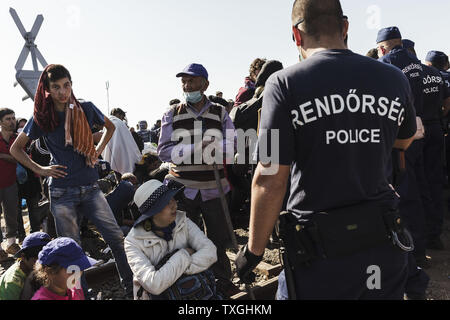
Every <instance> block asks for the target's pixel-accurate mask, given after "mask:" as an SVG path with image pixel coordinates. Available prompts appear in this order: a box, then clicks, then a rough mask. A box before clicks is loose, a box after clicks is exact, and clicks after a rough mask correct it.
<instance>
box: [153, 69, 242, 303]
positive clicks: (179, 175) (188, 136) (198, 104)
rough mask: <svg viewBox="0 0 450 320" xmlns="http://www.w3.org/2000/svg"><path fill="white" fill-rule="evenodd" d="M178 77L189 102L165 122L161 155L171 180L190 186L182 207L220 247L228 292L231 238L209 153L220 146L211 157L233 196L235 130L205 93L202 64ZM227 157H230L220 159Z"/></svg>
mask: <svg viewBox="0 0 450 320" xmlns="http://www.w3.org/2000/svg"><path fill="white" fill-rule="evenodd" d="M177 77H180V78H181V81H182V87H183V92H184V95H185V98H186V101H185V102H184V103H181V104H179V105H175V106H173V107H172V108H171V109H170V110H169V111H168V112H167V113H166V114H165V115H164V117H163V118H162V121H161V137H160V140H159V146H158V155H159V157H160V159H161V160H162V161H164V162H168V163H170V170H169V175H167V177H166V179H167V180H175V181H177V182H179V183H182V184H183V185H185V191H184V201H183V209H184V210H185V211H186V213H187V215H188V217H189V218H190V219H191V220H193V221H194V222H195V223H197V224H199V225H201V219H202V218H203V224H204V226H205V231H206V234H207V236H208V237H209V238H210V239H211V240H212V241H213V242H214V244H215V245H216V247H217V256H218V261H217V263H215V264H214V265H213V267H212V268H213V271H214V273H215V276H216V278H217V279H218V286H219V289H222V291H224V293H225V294H229V293H230V288H232V283H231V281H230V278H231V275H232V274H231V265H230V261H229V259H228V257H227V255H226V248H227V247H229V246H230V244H231V238H230V235H229V234H228V232H227V228H225V227H224V226H226V220H225V215H224V212H223V208H222V205H221V202H220V192H219V190H218V186H217V181H216V180H215V176H214V167H213V165H212V164H213V163H212V162H211V161H208V160H207V159H206V158H207V156H205V154H206V153H207V151H208V149H211V147H214V146H215V147H214V148H213V149H214V151H213V152H211V153H210V154H211V155H212V157H214V159H215V160H213V162H214V164H216V166H217V169H218V170H219V175H220V183H221V184H222V187H223V190H224V192H225V194H226V193H228V192H229V191H230V185H229V183H228V181H227V180H226V178H225V172H224V166H223V164H224V163H231V162H232V161H233V158H234V150H235V139H236V132H235V128H234V125H233V122H232V121H231V119H230V117H229V115H228V113H227V112H226V110H225V109H224V108H223V107H222V106H219V105H216V104H213V103H212V102H211V101H210V100H209V99H208V98H207V97H206V96H205V95H204V92H205V91H206V90H207V88H208V86H209V82H208V72H207V71H206V69H205V68H204V67H203V66H202V65H199V64H191V65H189V66H187V67H186V68H185V69H184V70H183V72H181V73H179V74H178V75H177ZM192 141H194V143H192ZM215 151H217V153H215ZM224 154H225V158H223V157H221V156H222V155H224ZM216 155H218V156H219V157H218V158H217V157H216ZM218 159H220V160H218Z"/></svg>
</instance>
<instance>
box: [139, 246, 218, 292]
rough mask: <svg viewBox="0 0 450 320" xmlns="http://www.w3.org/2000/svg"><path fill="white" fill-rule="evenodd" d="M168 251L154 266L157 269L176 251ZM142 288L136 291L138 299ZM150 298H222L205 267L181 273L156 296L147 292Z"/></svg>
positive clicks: (212, 274) (209, 271) (214, 280)
mask: <svg viewBox="0 0 450 320" xmlns="http://www.w3.org/2000/svg"><path fill="white" fill-rule="evenodd" d="M177 251H178V250H175V251H174V252H172V253H169V254H168V255H166V256H165V257H164V258H162V259H161V261H160V262H159V263H158V264H157V265H156V266H155V269H156V270H157V271H158V270H159V269H161V267H162V266H163V265H164V264H166V263H167V261H169V259H170V258H171V257H172V256H173V255H174V254H175V253H176V252H177ZM144 291H145V290H144V288H143V287H142V286H141V287H140V289H139V290H138V292H137V297H138V300H140V299H141V297H142V295H143V293H144ZM147 294H148V296H149V297H150V299H151V300H223V298H222V297H221V296H220V295H219V294H218V293H217V290H216V278H215V277H214V273H213V272H212V271H211V270H210V269H207V270H205V271H202V272H200V273H197V274H190V275H187V274H183V275H182V276H181V277H179V278H178V280H177V281H175V283H174V284H173V285H172V286H170V287H169V288H168V289H166V290H165V291H164V292H163V293H162V294H160V295H158V296H156V295H153V294H150V293H149V292H147Z"/></svg>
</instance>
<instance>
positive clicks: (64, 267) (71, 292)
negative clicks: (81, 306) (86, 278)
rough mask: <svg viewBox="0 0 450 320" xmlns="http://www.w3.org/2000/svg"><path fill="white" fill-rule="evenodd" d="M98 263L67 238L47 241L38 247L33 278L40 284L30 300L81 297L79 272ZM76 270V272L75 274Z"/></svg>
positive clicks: (82, 298) (81, 298)
mask: <svg viewBox="0 0 450 320" xmlns="http://www.w3.org/2000/svg"><path fill="white" fill-rule="evenodd" d="M98 263H99V261H97V260H95V259H92V258H90V257H88V256H86V254H85V253H84V251H83V249H81V247H80V246H79V245H78V244H77V243H76V241H75V240H73V239H71V238H57V239H55V240H52V241H50V242H49V243H47V245H46V246H45V247H43V248H42V251H41V252H40V253H39V259H38V262H37V263H36V265H35V267H34V268H35V271H36V276H37V278H38V279H39V280H40V281H41V282H42V283H43V284H44V285H43V286H42V287H41V288H40V289H39V290H38V291H36V293H35V294H34V296H33V298H32V299H31V300H84V294H83V290H82V289H81V284H80V279H81V274H82V272H83V271H84V270H86V269H88V268H90V267H92V266H94V265H96V264H98ZM77 271H80V272H79V274H78V275H77ZM73 272H75V273H74V274H73ZM70 277H72V278H73V280H74V281H71V280H72V279H69V278H70ZM74 282H75V283H74ZM69 286H70V287H69Z"/></svg>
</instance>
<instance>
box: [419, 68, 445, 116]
mask: <svg viewBox="0 0 450 320" xmlns="http://www.w3.org/2000/svg"><path fill="white" fill-rule="evenodd" d="M422 68H423V115H422V121H423V123H424V124H432V123H440V121H441V118H442V107H443V105H444V99H445V96H446V92H447V88H446V85H445V82H444V79H443V77H442V75H441V73H440V72H439V70H438V69H436V68H434V67H429V66H426V65H422Z"/></svg>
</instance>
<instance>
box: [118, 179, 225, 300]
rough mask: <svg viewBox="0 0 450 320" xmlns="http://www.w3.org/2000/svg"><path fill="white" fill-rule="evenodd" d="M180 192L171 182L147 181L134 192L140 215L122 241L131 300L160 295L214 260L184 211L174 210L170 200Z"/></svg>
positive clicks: (207, 243) (212, 248)
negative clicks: (131, 289)
mask: <svg viewBox="0 0 450 320" xmlns="http://www.w3.org/2000/svg"><path fill="white" fill-rule="evenodd" d="M183 189H184V186H182V185H180V184H178V183H176V182H174V181H170V182H169V183H168V184H167V185H166V184H163V183H161V182H160V181H158V180H150V181H148V182H146V183H144V184H143V185H142V186H141V187H140V188H139V189H138V190H137V191H136V193H135V196H134V202H135V203H136V205H137V206H138V207H139V211H140V212H141V213H142V216H141V217H140V218H139V219H138V220H137V221H136V223H135V225H134V227H133V229H132V230H131V231H130V233H129V234H128V236H127V237H126V238H125V253H126V255H127V259H128V263H129V264H130V267H131V270H132V271H133V275H134V279H133V280H134V281H133V292H134V299H135V300H139V299H142V300H148V299H152V296H160V295H161V294H162V293H163V292H164V291H165V290H167V289H168V288H169V287H171V286H172V285H173V284H174V283H175V282H176V281H177V280H178V278H180V277H181V276H182V275H183V274H187V275H194V274H198V273H200V272H203V271H205V270H207V269H208V268H209V267H210V266H211V265H213V264H214V263H215V262H216V261H217V253H216V251H217V249H216V246H215V245H214V244H213V243H212V241H211V240H209V239H208V238H207V237H206V235H205V234H204V233H203V232H202V231H201V230H200V229H199V227H197V225H196V224H195V223H194V222H192V221H191V220H190V219H189V218H187V217H186V213H185V212H182V211H178V210H177V202H176V201H175V199H174V197H175V196H176V194H177V193H179V192H180V191H182V190H183ZM170 254H172V255H171V256H170ZM168 255H169V256H170V258H168V260H167V261H166V262H165V263H163V264H162V266H160V267H157V265H161V261H165V259H164V258H167V257H168Z"/></svg>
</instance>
